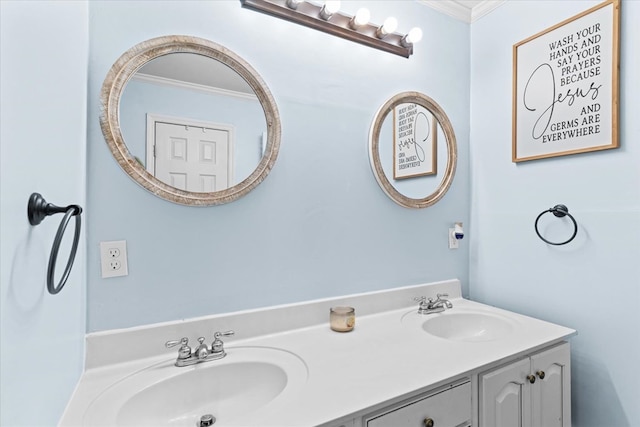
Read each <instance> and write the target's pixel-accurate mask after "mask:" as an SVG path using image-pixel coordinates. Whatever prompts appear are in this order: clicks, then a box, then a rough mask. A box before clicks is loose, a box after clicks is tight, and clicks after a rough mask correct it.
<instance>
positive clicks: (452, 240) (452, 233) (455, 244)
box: [449, 228, 458, 249]
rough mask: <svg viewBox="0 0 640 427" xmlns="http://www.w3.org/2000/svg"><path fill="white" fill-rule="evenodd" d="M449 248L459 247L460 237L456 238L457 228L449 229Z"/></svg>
mask: <svg viewBox="0 0 640 427" xmlns="http://www.w3.org/2000/svg"><path fill="white" fill-rule="evenodd" d="M449 249H458V239H456V235H455V228H450V229H449Z"/></svg>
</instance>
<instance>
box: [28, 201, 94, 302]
mask: <svg viewBox="0 0 640 427" xmlns="http://www.w3.org/2000/svg"><path fill="white" fill-rule="evenodd" d="M63 212H64V217H63V218H62V221H61V222H60V226H59V227H58V232H57V233H56V237H55V239H54V240H53V247H52V248H51V255H50V256H49V267H48V268H47V289H48V290H49V293H50V294H51V295H55V294H57V293H58V292H60V291H61V290H62V288H63V287H64V285H65V283H67V279H68V278H69V274H70V273H71V267H73V261H74V260H75V258H76V252H77V251H78V242H79V241H80V229H81V228H82V221H81V219H80V214H81V213H82V208H81V207H80V206H78V205H69V206H67V207H59V206H55V205H53V204H51V203H47V201H46V200H45V199H44V197H42V196H41V195H40V194H39V193H33V194H32V195H31V197H29V203H28V205H27V216H28V217H29V224H31V225H38V224H40V223H41V222H42V220H43V219H45V218H46V217H48V216H49V215H53V214H57V213H63ZM72 216H75V217H76V231H75V234H74V236H73V244H72V246H71V253H70V254H69V260H68V261H67V266H66V268H65V269H64V273H62V277H61V278H60V282H59V283H58V285H57V286H54V284H53V283H54V273H55V269H56V260H57V259H58V251H59V250H60V243H61V242H62V236H64V232H65V230H66V229H67V224H69V221H70V220H71V217H72Z"/></svg>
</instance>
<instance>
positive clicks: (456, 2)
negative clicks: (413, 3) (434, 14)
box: [418, 0, 506, 22]
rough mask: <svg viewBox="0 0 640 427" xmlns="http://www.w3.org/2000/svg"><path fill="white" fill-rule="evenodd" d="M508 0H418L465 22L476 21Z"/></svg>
mask: <svg viewBox="0 0 640 427" xmlns="http://www.w3.org/2000/svg"><path fill="white" fill-rule="evenodd" d="M505 1H506V0H418V2H419V3H422V4H424V5H425V6H429V7H431V8H433V9H436V10H438V11H440V12H442V13H445V14H447V15H449V16H453V17H454V18H456V19H459V20H461V21H464V22H474V21H476V20H478V19H480V18H481V17H483V16H484V15H486V14H487V13H489V12H491V11H492V10H493V9H495V8H496V7H498V6H500V5H501V4H502V3H504V2H505Z"/></svg>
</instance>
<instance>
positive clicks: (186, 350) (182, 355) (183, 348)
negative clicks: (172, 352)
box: [164, 337, 191, 359]
mask: <svg viewBox="0 0 640 427" xmlns="http://www.w3.org/2000/svg"><path fill="white" fill-rule="evenodd" d="M178 344H181V345H180V348H179V349H178V359H188V358H189V357H191V347H189V346H188V345H187V344H189V338H187V337H182V338H181V339H179V340H172V341H167V342H166V343H164V346H165V347H167V348H171V347H175V346H177V345H178Z"/></svg>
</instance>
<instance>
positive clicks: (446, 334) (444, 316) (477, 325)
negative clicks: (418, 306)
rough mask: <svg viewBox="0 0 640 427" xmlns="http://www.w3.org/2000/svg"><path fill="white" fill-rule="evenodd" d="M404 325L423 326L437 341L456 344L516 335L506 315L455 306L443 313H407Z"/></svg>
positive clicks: (403, 320)
mask: <svg viewBox="0 0 640 427" xmlns="http://www.w3.org/2000/svg"><path fill="white" fill-rule="evenodd" d="M402 322H403V323H410V324H413V325H416V326H418V325H419V326H420V327H421V328H422V329H423V330H424V331H425V332H427V333H428V334H430V335H433V336H436V337H438V338H443V339H447V340H453V341H470V342H473V341H476V342H477V341H494V340H497V339H502V338H505V337H507V336H508V335H510V334H511V333H513V331H514V330H515V326H516V323H515V322H514V321H513V320H512V319H510V318H508V317H505V316H502V315H500V314H496V313H490V312H488V311H480V310H468V309H463V310H459V309H456V308H455V307H454V308H453V309H449V310H446V311H444V312H441V313H435V314H424V315H423V314H418V313H417V310H413V311H412V312H410V313H407V314H405V315H404V316H403V318H402Z"/></svg>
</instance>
